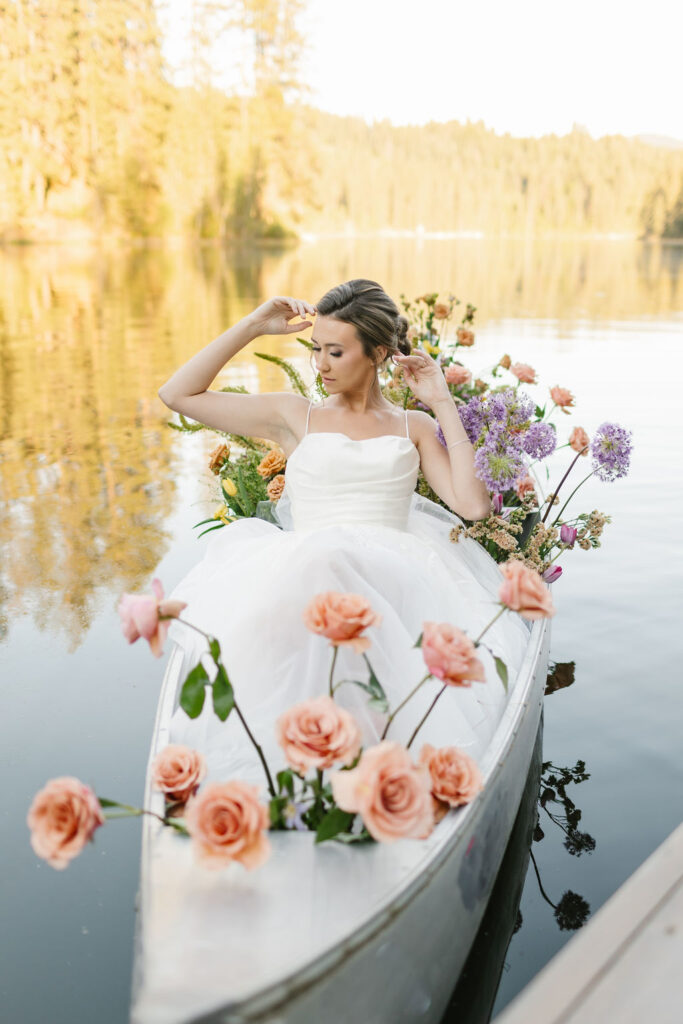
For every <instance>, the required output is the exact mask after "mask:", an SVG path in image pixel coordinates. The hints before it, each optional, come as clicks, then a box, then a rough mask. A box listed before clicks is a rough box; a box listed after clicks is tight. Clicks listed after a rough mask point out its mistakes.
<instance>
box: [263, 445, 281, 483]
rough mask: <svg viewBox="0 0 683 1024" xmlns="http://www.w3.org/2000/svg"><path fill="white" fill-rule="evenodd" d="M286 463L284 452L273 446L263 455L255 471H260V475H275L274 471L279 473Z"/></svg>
mask: <svg viewBox="0 0 683 1024" xmlns="http://www.w3.org/2000/svg"><path fill="white" fill-rule="evenodd" d="M286 465H287V459H286V458H285V453H284V452H283V451H282V450H281V449H279V448H273V449H271V451H269V452H268V454H267V455H264V456H263V458H262V459H261V461H260V462H259V464H258V466H257V467H256V472H257V473H260V475H261V476H262V477H264V478H265V477H267V476H275V474H276V473H281V472H282V470H283V469H284V468H285V466H286Z"/></svg>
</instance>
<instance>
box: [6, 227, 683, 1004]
mask: <svg viewBox="0 0 683 1024" xmlns="http://www.w3.org/2000/svg"><path fill="white" fill-rule="evenodd" d="M357 276H365V277H371V278H374V279H376V280H379V281H380V282H382V284H383V285H384V286H385V288H386V289H387V290H388V291H389V293H390V294H392V295H394V296H395V297H396V298H398V296H399V294H400V293H404V294H405V295H406V296H407V297H409V298H413V297H415V296H417V295H420V294H422V293H424V292H425V291H436V290H440V291H441V293H442V294H446V293H448V292H449V291H451V292H454V293H455V294H456V295H457V296H458V297H459V298H460V299H461V300H462V304H463V305H462V308H463V309H464V305H465V303H467V302H471V303H473V304H474V305H476V306H477V315H476V320H475V330H476V344H475V346H474V348H472V349H470V350H468V351H467V352H466V353H465V357H464V361H465V362H466V363H467V364H468V365H469V366H470V367H471V368H472V370H473V371H474V372H475V375H480V374H481V373H482V372H484V371H486V370H487V369H488V368H490V367H491V366H492V365H493V364H494V363H495V362H497V360H498V359H499V357H500V356H501V355H502V354H503V353H504V352H508V353H509V354H510V355H511V357H512V359H513V361H515V360H516V361H522V362H529V363H531V364H532V365H533V366H534V367H535V368H536V369H537V371H538V373H539V376H540V380H541V382H542V383H541V384H540V385H539V386H538V387H533V388H529V389H528V390H529V392H530V393H531V394H534V395H536V396H537V397H538V398H540V399H541V400H543V399H544V397H545V395H546V394H547V388H548V387H549V386H551V385H553V384H560V385H562V386H564V387H567V388H569V389H570V390H571V391H573V392H574V394H575V395H576V409H575V411H574V413H573V415H572V416H571V417H569V416H566V417H565V416H562V415H555V417H554V419H555V421H556V422H557V424H558V427H559V428H560V430H561V431H562V430H564V431H565V432H566V433H568V432H569V430H570V429H571V427H572V426H574V425H576V424H579V425H581V426H583V427H584V428H585V429H586V430H587V431H588V432H589V434H592V432H593V431H594V429H595V428H596V427H597V426H598V425H599V424H600V423H602V422H603V421H604V420H610V421H616V422H618V423H621V424H623V425H625V426H628V427H630V428H631V429H632V430H633V435H634V454H633V460H632V468H631V472H630V474H629V476H628V478H626V479H623V480H619V481H617V482H615V483H613V484H603V483H600V482H599V481H597V480H595V478H591V480H589V481H588V483H587V484H586V485H585V486H584V487H583V488H582V490H581V491H579V493H578V495H577V497H576V498H575V499H574V504H573V506H572V507H574V508H575V509H576V510H577V511H584V510H585V511H590V510H592V509H593V508H597V509H599V510H600V511H602V512H605V513H608V514H610V515H612V517H613V521H612V523H611V524H609V525H607V526H606V528H605V532H604V535H603V545H602V547H601V548H600V549H599V550H597V551H589V552H585V551H582V550H579V549H578V548H577V549H576V550H575V551H573V552H570V553H568V554H566V555H565V556H564V557H563V558H561V559H560V563H561V564H562V566H563V569H564V574H563V576H562V578H561V579H560V580H559V581H558V582H557V583H555V584H554V585H553V596H554V599H555V603H556V607H557V614H556V617H555V618H554V620H553V626H552V629H553V634H552V637H553V640H552V650H551V656H552V659H553V660H554V661H556V662H560V663H569V662H574V663H575V680H574V683H573V685H571V686H569V687H565V688H562V689H558V690H557V691H556V692H554V693H553V694H552V695H550V696H548V697H547V698H546V702H545V732H544V741H543V760H544V761H550V762H552V763H553V765H555V766H557V767H558V768H562V767H567V768H572V767H574V766H575V764H576V762H577V761H579V760H582V761H584V762H585V773H587V774H589V776H590V777H589V778H587V779H585V780H584V781H582V782H580V783H578V784H576V783H571V784H569V785H568V786H567V795H568V796H570V797H571V799H572V800H573V802H574V804H575V805H576V806H577V807H578V808H580V810H581V815H582V816H581V822H580V825H579V828H580V829H581V830H582V831H583V832H586V833H589V834H590V836H592V838H593V839H594V841H595V848H594V849H593V851H592V852H583V853H582V854H581V855H580V856H577V855H576V854H572V853H570V852H569V851H568V850H567V849H566V848H565V846H564V845H563V839H564V833H563V832H562V830H561V827H560V825H561V822H560V823H559V824H558V823H557V821H555V822H554V821H552V820H551V818H550V815H549V813H548V812H551V813H553V814H554V815H555V817H556V818H557V817H558V809H559V805H558V804H556V803H555V804H552V803H551V804H548V803H546V808H545V809H543V808H542V809H541V810H540V812H539V813H540V819H539V824H540V827H541V830H542V832H543V833H544V837H543V838H540V832H539V833H537V836H538V841H537V842H535V843H534V844H533V854H534V859H535V867H534V864H530V867H529V870H528V873H527V877H526V882H525V884H524V890H523V895H522V901H521V908H520V911H521V925H520V926H519V927H518V929H517V931H516V932H515V934H514V936H513V938H512V941H511V943H510V946H509V949H508V950H507V954H506V956H505V962H504V966H503V971H502V977H501V981H500V987H499V989H498V995H497V998H496V1001H495V1011H494V1012H497V1011H499V1010H500V1009H501V1008H502V1007H503V1006H504V1005H505V1004H506V1003H507V1002H508V1001H509V1000H510V999H511V998H512V997H513V996H514V995H515V994H516V993H517V992H518V991H519V990H520V989H521V988H522V987H523V986H524V985H525V984H526V983H527V982H528V981H529V980H530V979H531V978H532V977H533V976H534V975H535V974H536V973H537V972H538V971H539V970H540V968H541V967H542V966H543V965H544V964H545V963H546V962H547V961H548V960H549V959H550V957H551V956H552V955H553V954H554V953H555V952H556V951H557V950H558V949H559V948H560V947H561V946H562V945H563V943H564V942H566V941H567V939H568V938H570V937H571V935H572V934H573V932H572V931H571V930H567V929H561V928H560V927H559V926H558V921H557V919H556V914H555V911H554V908H553V906H551V905H550V904H555V905H557V904H558V902H559V900H560V898H561V897H562V896H563V894H564V893H565V892H567V891H571V892H573V893H576V894H578V895H580V896H581V897H582V898H583V899H584V900H585V901H586V902H587V903H588V904H589V906H590V911H591V912H593V913H594V912H595V911H596V910H597V909H598V908H599V907H600V905H601V904H602V903H604V901H605V900H606V899H607V898H608V897H609V896H610V895H611V893H612V892H614V890H615V889H616V888H617V887H618V886H619V885H620V884H621V883H622V882H623V881H624V880H625V879H626V878H627V877H628V876H629V875H630V874H631V873H632V872H633V871H634V870H635V868H636V867H637V866H638V865H639V864H640V863H641V862H642V861H643V860H644V859H645V858H646V857H647V856H648V854H650V853H651V852H652V851H653V850H654V849H655V848H656V847H657V845H658V844H659V843H661V842H662V840H663V839H664V838H665V837H666V836H667V835H668V834H669V832H670V831H671V830H672V829H673V828H674V827H675V826H676V825H677V824H678V823H679V822H680V821H681V818H682V817H683V813H682V812H683V806H682V804H683V801H682V798H681V792H682V787H681V781H682V780H681V767H680V750H681V735H683V693H682V687H681V684H682V682H683V680H682V679H681V663H682V662H681V655H682V653H683V652H682V650H681V648H682V642H681V635H682V631H681V626H680V614H681V607H682V603H681V597H682V594H681V591H682V589H683V586H682V579H683V574H682V572H681V569H682V561H683V559H682V552H683V541H682V539H681V524H682V517H681V507H682V500H683V482H682V474H681V467H682V466H683V442H682V440H681V437H682V431H681V424H680V380H681V370H682V369H683V360H682V346H683V340H682V339H683V248H681V247H678V246H669V247H663V248H659V247H648V246H644V245H641V244H638V243H635V242H632V241H624V240H619V239H610V240H592V241H581V240H562V241H548V242H540V241H529V240H526V241H525V240H514V239H507V240H477V239H460V240H453V239H451V240H444V239H431V240H430V239H423V240H421V241H416V240H413V239H382V238H367V239H356V240H352V239H329V240H319V241H316V242H310V243H307V244H304V245H301V246H299V247H298V248H296V249H289V250H284V251H282V252H276V251H268V252H266V253H260V254H259V253H253V252H244V253H241V254H239V255H234V254H230V255H226V254H223V253H221V252H220V251H219V250H216V249H208V248H207V249H196V250H191V251H187V250H185V249H180V248H179V249H159V250H137V249H130V250H119V251H115V252H108V253H105V252H102V253H94V252H92V251H89V250H83V251H74V250H65V249H60V248H58V247H54V248H46V249H39V248H22V249H13V250H0V347H1V356H2V358H1V360H0V414H1V417H2V433H1V435H0V538H1V541H2V563H1V567H0V667H1V673H2V676H1V678H2V689H1V691H0V700H1V702H2V708H1V712H0V733H1V735H0V761H1V763H2V767H3V777H4V778H5V779H6V780H9V785H6V788H5V797H4V802H3V809H2V846H3V866H4V871H3V877H4V884H3V886H2V897H1V899H2V910H1V913H2V921H3V923H4V928H3V936H2V949H1V950H0V954H1V955H0V963H1V966H0V972H1V976H0V999H1V1001H2V1005H3V1017H4V1019H6V1020H8V1021H21V1022H22V1024H38V1022H40V1024H42V1022H43V1021H45V1020H46V1019H49V1020H50V1024H73V1022H74V1021H89V1020H94V1019H97V1020H98V1024H123V1022H125V1021H126V1019H127V1009H128V999H129V986H130V974H131V963H132V938H133V930H134V920H135V910H134V905H135V896H136V888H137V880H138V866H139V822H137V821H135V820H132V821H123V822H117V823H112V824H111V825H109V826H108V827H107V828H106V829H101V830H100V831H99V833H98V835H97V838H96V842H95V844H94V845H93V846H91V847H89V848H88V850H87V851H85V853H84V854H83V856H82V857H80V858H79V859H78V860H77V861H75V862H74V863H73V864H71V865H70V867H69V868H68V870H66V871H64V872H55V871H53V870H52V869H51V868H50V867H48V866H47V865H46V864H44V863H43V862H42V861H39V860H38V859H37V858H36V857H35V856H34V854H33V852H32V851H31V849H30V846H29V843H28V831H27V829H26V825H25V816H26V811H27V808H28V805H29V803H30V801H31V798H32V796H33V794H34V793H35V792H36V790H38V789H39V788H40V787H41V786H42V785H44V783H45V781H46V780H47V779H48V778H51V777H54V776H58V775H76V776H78V777H80V778H82V779H84V780H85V781H87V782H89V783H90V784H91V785H92V786H93V787H94V789H95V790H96V792H97V793H98V794H99V795H100V796H109V797H113V798H117V799H120V800H123V801H124V802H130V803H133V804H136V803H139V802H140V800H141V798H142V787H143V779H144V771H145V765H146V759H147V752H148V743H149V738H150V734H151V729H152V724H153V718H154V712H155V707H156V699H157V694H158V689H159V684H160V682H161V678H162V675H163V668H164V664H165V659H160V660H157V659H155V658H154V657H152V656H151V654H150V653H149V650H148V649H147V647H146V645H145V646H143V644H142V643H140V644H137V645H134V646H129V645H128V644H126V643H125V641H124V640H123V638H122V636H121V632H120V626H119V621H118V616H117V614H116V605H117V602H118V599H119V597H120V595H121V594H122V593H123V592H124V591H129V592H134V591H148V590H149V584H150V581H151V578H152V576H154V575H157V576H159V577H160V578H161V579H162V581H163V583H164V585H165V588H166V590H167V591H169V590H170V589H171V587H172V586H173V585H174V584H175V582H176V581H177V580H178V579H179V578H180V576H181V575H183V574H184V573H185V572H186V571H187V570H188V569H189V568H190V566H191V565H193V564H194V563H195V562H196V561H197V560H198V559H199V558H200V556H201V552H202V544H203V542H202V541H201V540H197V539H196V533H197V532H198V531H193V530H192V525H193V524H194V523H196V522H197V521H198V520H199V519H203V518H206V515H207V514H211V512H212V511H213V509H214V508H215V505H216V502H215V497H214V494H215V492H214V487H213V485H214V478H212V477H211V474H209V473H208V471H207V469H206V456H207V453H208V451H209V450H210V448H212V447H213V446H214V445H215V443H216V440H217V439H216V436H215V435H214V434H213V433H210V432H201V433H199V434H193V435H182V434H179V433H178V432H176V431H174V430H171V429H170V428H169V427H168V426H166V423H167V422H168V421H169V420H173V421H177V417H176V416H175V414H171V413H169V411H168V410H167V409H166V408H165V407H164V406H163V404H162V403H161V402H160V401H159V399H158V397H157V389H158V388H159V386H160V385H161V383H163V381H165V380H166V379H167V378H168V377H169V376H170V375H171V373H172V372H173V371H174V370H175V369H176V368H177V367H178V366H179V365H181V363H183V362H184V361H186V360H187V359H188V358H189V357H190V356H191V355H192V354H194V353H195V352H196V351H197V350H198V349H199V348H200V347H202V346H203V345H204V344H206V343H208V342H209V341H210V340H211V339H212V338H213V337H215V336H216V335H217V334H219V333H220V332H221V331H222V330H224V329H225V327H226V326H228V325H230V324H231V323H233V322H234V321H235V320H237V319H238V318H239V317H241V316H242V315H244V314H245V313H247V312H249V311H250V310H251V309H253V308H254V307H255V306H256V305H257V304H258V303H259V302H261V301H263V300H264V299H265V298H266V297H268V296H271V295H276V294H290V295H296V296H299V297H302V298H305V299H308V300H313V301H314V300H317V299H318V298H319V297H320V296H321V295H322V293H323V292H324V291H325V290H327V288H329V287H330V286H332V285H333V284H336V283H338V282H340V281H343V280H346V279H348V278H350V277H357ZM255 351H264V352H270V353H279V354H281V355H285V356H288V357H292V358H293V359H295V360H296V361H297V362H298V365H299V366H300V368H301V371H302V373H303V374H304V375H305V377H306V379H307V380H310V379H311V378H310V373H309V371H308V364H307V358H306V353H305V351H304V349H303V348H302V347H301V346H300V345H298V344H297V343H296V342H295V341H294V340H292V339H291V338H279V339H278V338H267V339H261V340H259V341H258V342H256V343H255V344H254V345H252V346H249V348H248V349H247V350H246V351H245V350H243V351H242V352H241V353H240V354H239V356H238V357H237V358H236V359H235V360H234V363H232V364H231V365H230V367H229V370H226V371H224V372H223V373H222V374H221V375H220V376H219V378H218V379H217V381H216V382H215V386H220V385H222V384H225V383H242V384H245V385H246V386H247V387H248V388H249V390H252V391H257V390H269V391H270V390H278V389H280V388H282V387H285V386H286V382H285V378H284V376H283V374H282V372H281V371H280V370H279V369H278V368H277V367H275V366H273V365H272V364H270V363H267V362H265V361H264V360H260V359H258V358H256V357H255V356H254V354H253V353H254V352H255ZM582 461H583V460H582ZM566 464H567V456H566V449H565V450H564V451H562V452H560V453H559V454H558V455H557V456H556V457H555V458H554V462H553V474H552V475H551V482H553V481H556V480H557V479H559V476H558V475H557V474H558V473H559V474H560V475H561V473H562V471H563V469H564V467H565V466H566ZM579 468H580V469H582V468H583V467H578V468H577V471H576V472H577V473H578V471H579ZM585 472H587V470H585V471H584V473H583V474H582V475H585ZM578 479H580V477H578V476H577V479H576V482H578ZM567 493H569V492H567ZM505 884H507V883H505ZM509 884H510V885H512V884H513V883H512V882H510V883H509ZM541 886H542V890H543V892H544V893H545V896H546V898H544V896H543V895H542V891H541ZM548 901H549V902H548ZM518 924H519V919H518ZM453 981H454V984H455V981H456V979H453ZM454 1019H455V1018H454Z"/></svg>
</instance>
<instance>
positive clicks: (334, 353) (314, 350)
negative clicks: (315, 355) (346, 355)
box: [312, 348, 343, 359]
mask: <svg viewBox="0 0 683 1024" xmlns="http://www.w3.org/2000/svg"><path fill="white" fill-rule="evenodd" d="M312 351H313V352H319V351H320V349H319V348H314V349H313V350H312ZM342 354H343V353H341V352H330V355H331V356H334V358H335V359H339V357H340V356H341V355H342Z"/></svg>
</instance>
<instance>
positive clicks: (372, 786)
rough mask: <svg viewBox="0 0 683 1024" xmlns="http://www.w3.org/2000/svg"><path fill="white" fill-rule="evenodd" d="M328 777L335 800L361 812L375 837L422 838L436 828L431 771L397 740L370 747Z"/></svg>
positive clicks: (380, 840)
mask: <svg viewBox="0 0 683 1024" xmlns="http://www.w3.org/2000/svg"><path fill="white" fill-rule="evenodd" d="M330 782H331V784H332V794H333V796H334V799H335V801H336V803H337V805H338V806H339V807H341V809H342V810H343V811H350V812H352V813H359V814H360V816H361V818H362V819H363V822H364V824H365V827H366V828H367V830H368V832H369V833H370V835H371V836H372V837H373V838H374V839H377V840H378V841H379V842H384V843H390V842H393V841H394V840H395V839H426V838H427V836H428V835H429V834H430V833H431V832H432V830H433V828H434V807H433V804H432V794H431V779H430V775H429V771H428V770H427V768H425V766H424V765H416V764H413V761H412V759H411V757H410V753H409V752H408V751H407V750H406V749H405V747H402V746H401V745H400V744H398V743H392V742H390V741H389V740H383V741H382V742H381V743H378V744H377V745H376V746H374V747H370V748H369V749H368V750H365V751H364V752H363V754H362V756H361V759H360V761H359V762H358V765H357V767H356V768H352V769H351V770H350V771H339V772H332V774H331V775H330Z"/></svg>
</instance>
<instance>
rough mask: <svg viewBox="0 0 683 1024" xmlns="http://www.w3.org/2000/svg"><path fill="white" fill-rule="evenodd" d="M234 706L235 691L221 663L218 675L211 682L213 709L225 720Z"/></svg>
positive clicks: (222, 720)
mask: <svg viewBox="0 0 683 1024" xmlns="http://www.w3.org/2000/svg"><path fill="white" fill-rule="evenodd" d="M234 706H235V693H234V690H233V688H232V683H231V682H230V680H229V679H228V673H227V672H226V671H225V668H224V667H223V666H222V665H219V666H218V675H217V676H216V678H215V679H214V682H213V710H214V711H215V713H216V715H217V716H218V717H219V718H220V720H221V722H225V720H226V719H227V717H228V715H229V714H230V712H231V711H232V709H233V708H234Z"/></svg>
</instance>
